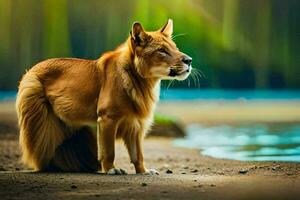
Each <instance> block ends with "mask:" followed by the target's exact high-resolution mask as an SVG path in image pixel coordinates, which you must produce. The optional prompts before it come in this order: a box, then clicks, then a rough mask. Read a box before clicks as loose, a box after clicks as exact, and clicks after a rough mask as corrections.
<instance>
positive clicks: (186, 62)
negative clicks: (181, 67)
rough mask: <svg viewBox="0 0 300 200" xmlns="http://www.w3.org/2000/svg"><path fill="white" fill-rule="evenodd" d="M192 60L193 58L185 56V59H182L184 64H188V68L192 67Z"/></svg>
mask: <svg viewBox="0 0 300 200" xmlns="http://www.w3.org/2000/svg"><path fill="white" fill-rule="evenodd" d="M192 60H193V59H192V58H191V57H189V56H184V57H183V58H182V60H181V61H182V62H183V63H184V64H187V65H188V66H190V65H191V63H192Z"/></svg>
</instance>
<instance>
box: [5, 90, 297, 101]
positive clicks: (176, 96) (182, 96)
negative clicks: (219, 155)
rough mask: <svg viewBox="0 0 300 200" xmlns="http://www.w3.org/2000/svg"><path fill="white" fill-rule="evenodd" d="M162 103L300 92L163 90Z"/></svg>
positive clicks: (11, 94)
mask: <svg viewBox="0 0 300 200" xmlns="http://www.w3.org/2000/svg"><path fill="white" fill-rule="evenodd" d="M15 97H16V91H0V101H3V100H11V99H14V98H15ZM160 99H161V100H162V101H167V100H241V99H244V100H300V90H213V89H162V90H161V93H160Z"/></svg>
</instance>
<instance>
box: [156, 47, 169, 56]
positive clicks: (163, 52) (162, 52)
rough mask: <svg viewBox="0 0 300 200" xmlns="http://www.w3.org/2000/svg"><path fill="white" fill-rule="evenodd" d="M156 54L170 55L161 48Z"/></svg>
mask: <svg viewBox="0 0 300 200" xmlns="http://www.w3.org/2000/svg"><path fill="white" fill-rule="evenodd" d="M157 52H158V53H160V54H164V55H170V54H169V52H167V50H165V49H163V48H161V49H158V50H157Z"/></svg>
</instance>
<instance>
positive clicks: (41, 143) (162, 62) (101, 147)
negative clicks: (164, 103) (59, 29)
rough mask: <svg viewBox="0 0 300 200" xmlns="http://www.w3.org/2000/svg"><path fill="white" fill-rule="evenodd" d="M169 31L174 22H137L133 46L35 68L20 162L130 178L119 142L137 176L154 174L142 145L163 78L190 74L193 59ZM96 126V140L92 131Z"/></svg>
mask: <svg viewBox="0 0 300 200" xmlns="http://www.w3.org/2000/svg"><path fill="white" fill-rule="evenodd" d="M172 32H173V22H172V20H168V22H167V24H166V25H165V26H163V28H161V29H160V30H158V31H154V32H145V31H144V29H143V27H142V26H141V24H140V23H134V24H133V27H132V30H131V32H130V36H129V38H128V40H127V41H126V42H125V43H124V44H122V45H121V46H120V47H118V48H117V49H116V50H114V51H112V52H107V53H105V54H104V55H102V56H101V57H100V59H98V60H81V59H75V58H55V59H49V60H46V61H43V62H41V63H38V64H37V65H35V66H34V67H32V69H30V70H29V71H28V72H27V73H26V74H25V75H24V76H23V78H22V81H21V82H20V86H19V92H18V96H17V101H16V108H17V113H18V118H19V126H20V146H21V149H22V154H23V155H22V159H23V162H24V163H25V164H27V165H29V166H30V167H33V168H34V169H35V170H37V171H53V170H55V171H56V170H58V171H97V170H100V168H101V170H102V172H105V173H109V174H125V173H126V172H125V170H122V169H118V168H116V167H115V165H114V157H115V140H116V138H122V139H123V140H124V142H125V145H126V147H127V149H128V153H129V156H130V159H131V162H132V163H133V164H134V166H135V169H136V173H146V174H157V171H155V170H148V169H147V168H145V166H144V159H143V151H142V141H143V137H144V135H145V134H146V132H147V131H148V129H149V127H150V126H151V123H152V121H153V112H154V108H155V104H156V102H157V101H158V97H159V87H160V80H161V79H178V80H183V79H186V78H187V77H188V75H189V74H190V72H191V61H192V59H191V58H190V57H188V56H187V55H185V54H183V53H181V52H180V51H179V50H178V49H177V48H176V45H175V43H174V42H173V41H172V39H171V35H172ZM95 123H97V129H98V131H97V139H96V138H95V137H94V135H93V134H92V131H91V130H90V128H89V125H91V124H95ZM96 141H97V142H96ZM97 147H98V148H97ZM97 149H98V152H97Z"/></svg>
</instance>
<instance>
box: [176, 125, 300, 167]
mask: <svg viewBox="0 0 300 200" xmlns="http://www.w3.org/2000/svg"><path fill="white" fill-rule="evenodd" d="M187 133H188V134H187V136H186V137H185V138H183V139H177V140H175V141H174V144H175V145H178V146H183V147H192V148H198V149H200V150H202V151H201V153H202V154H203V155H207V156H212V157H215V158H224V159H233V160H242V161H291V162H300V124H244V125H217V126H203V125H199V124H193V125H190V126H188V127H187Z"/></svg>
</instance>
